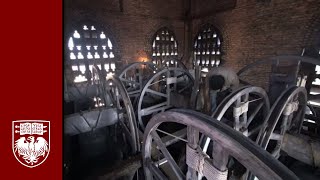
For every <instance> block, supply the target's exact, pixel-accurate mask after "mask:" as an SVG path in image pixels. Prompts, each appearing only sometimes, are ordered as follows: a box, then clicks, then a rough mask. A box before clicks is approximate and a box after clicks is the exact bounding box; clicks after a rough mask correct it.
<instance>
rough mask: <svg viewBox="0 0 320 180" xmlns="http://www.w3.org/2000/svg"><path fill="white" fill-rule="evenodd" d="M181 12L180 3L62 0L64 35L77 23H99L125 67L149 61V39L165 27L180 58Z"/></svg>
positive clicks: (181, 50) (181, 1)
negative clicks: (176, 42)
mask: <svg viewBox="0 0 320 180" xmlns="http://www.w3.org/2000/svg"><path fill="white" fill-rule="evenodd" d="M120 2H122V4H121V3H120ZM183 9H184V1H183V0H166V1H165V2H164V1H162V0H143V1H142V0H99V1H92V0H66V1H65V4H64V24H65V34H67V31H68V29H69V28H71V29H72V26H73V25H74V24H77V23H79V22H81V21H85V20H91V21H95V22H97V23H100V24H102V25H103V26H105V27H106V28H107V31H108V32H109V35H111V36H112V37H111V38H112V39H113V40H114V42H115V44H114V46H115V47H116V48H115V49H117V52H116V53H117V54H118V55H119V58H120V60H121V61H122V62H123V63H128V62H132V61H138V60H140V61H141V60H144V59H146V58H148V59H150V58H151V45H152V44H151V41H152V39H151V38H152V36H153V35H154V33H155V32H156V31H157V30H158V29H159V28H161V27H164V26H166V27H168V28H169V29H171V30H172V31H173V32H174V33H175V35H176V38H177V41H178V48H179V49H178V50H179V54H180V56H182V53H183V48H184V46H183V45H184V22H183V20H182V19H183V15H184V12H183ZM65 39H67V38H65Z"/></svg>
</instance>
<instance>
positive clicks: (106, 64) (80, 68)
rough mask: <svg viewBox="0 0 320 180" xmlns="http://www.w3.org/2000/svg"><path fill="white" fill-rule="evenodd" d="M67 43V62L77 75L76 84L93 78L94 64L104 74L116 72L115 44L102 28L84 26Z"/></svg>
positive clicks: (75, 30)
mask: <svg viewBox="0 0 320 180" xmlns="http://www.w3.org/2000/svg"><path fill="white" fill-rule="evenodd" d="M67 41H68V44H67V53H68V56H67V57H66V58H67V59H66V60H67V65H68V66H69V67H71V69H72V71H73V73H74V74H75V79H74V82H75V83H78V82H85V81H87V80H88V78H91V74H90V73H91V70H92V66H93V65H94V64H96V65H97V66H98V67H99V68H100V69H101V70H102V71H104V72H114V71H115V70H116V60H115V54H114V47H113V43H112V42H111V40H110V38H109V37H108V35H107V34H106V31H104V30H103V29H102V28H101V27H98V26H97V25H93V24H89V23H88V24H83V25H82V26H81V27H78V28H75V29H73V32H72V33H71V34H70V36H69V37H68V39H67ZM88 70H90V71H88Z"/></svg>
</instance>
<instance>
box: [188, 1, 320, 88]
mask: <svg viewBox="0 0 320 180" xmlns="http://www.w3.org/2000/svg"><path fill="white" fill-rule="evenodd" d="M193 3H194V4H196V5H195V6H194V7H196V8H197V9H195V10H193V12H194V16H195V17H196V18H195V19H194V20H193V32H192V33H193V36H195V34H196V33H197V32H198V30H199V28H200V27H201V25H203V24H205V23H212V24H214V25H215V26H217V27H218V28H219V29H220V31H221V32H222V34H223V38H224V46H223V50H224V52H225V55H224V59H225V62H226V64H225V66H230V67H233V68H234V69H235V70H239V69H240V68H241V67H243V66H244V65H246V64H248V63H250V62H254V61H256V60H257V59H260V58H264V57H269V56H274V55H284V54H290V55H300V54H301V52H302V49H303V48H304V47H306V46H310V45H314V44H316V43H318V44H319V43H320V39H319V38H320V35H319V28H320V23H319V19H320V1H319V0H268V1H257V0H238V1H237V3H236V6H235V8H233V9H229V10H227V11H224V12H216V13H215V12H214V11H212V12H213V13H212V14H211V15H210V14H209V15H207V16H201V12H202V11H201V10H199V9H204V10H203V11H208V9H210V6H211V7H213V6H214V4H212V5H210V3H209V2H207V3H204V2H200V1H194V2H193ZM269 69H270V67H268V66H260V67H258V68H256V69H254V70H253V71H252V72H250V73H249V74H248V77H247V78H249V80H252V81H255V82H256V83H257V84H258V85H260V86H264V87H266V86H267V84H266V79H265V76H266V72H268V71H269Z"/></svg>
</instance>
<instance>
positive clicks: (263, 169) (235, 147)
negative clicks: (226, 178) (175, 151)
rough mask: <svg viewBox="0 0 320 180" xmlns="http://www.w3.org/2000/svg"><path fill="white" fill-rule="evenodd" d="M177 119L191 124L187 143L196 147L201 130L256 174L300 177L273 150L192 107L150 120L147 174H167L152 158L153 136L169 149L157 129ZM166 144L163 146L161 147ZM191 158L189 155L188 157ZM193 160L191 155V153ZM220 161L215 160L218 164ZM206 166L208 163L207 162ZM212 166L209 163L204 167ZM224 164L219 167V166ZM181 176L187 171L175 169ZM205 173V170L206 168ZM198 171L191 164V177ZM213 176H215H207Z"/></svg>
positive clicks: (145, 148)
mask: <svg viewBox="0 0 320 180" xmlns="http://www.w3.org/2000/svg"><path fill="white" fill-rule="evenodd" d="M166 122H175V123H179V124H184V125H186V126H188V144H187V146H188V147H190V148H193V149H195V148H196V147H197V141H198V140H199V139H198V138H196V137H198V136H197V134H198V133H199V132H201V133H203V134H205V135H206V136H208V137H210V138H211V139H213V140H214V141H215V142H217V144H219V145H220V146H221V147H222V149H221V150H224V151H223V152H228V154H229V155H230V156H232V157H234V158H235V159H237V160H238V161H239V162H241V163H243V165H245V166H246V167H247V168H248V169H250V170H253V171H255V175H256V176H257V177H258V178H259V179H297V177H296V176H295V175H294V174H293V173H292V172H291V171H289V170H288V169H287V168H286V167H285V166H284V165H282V164H281V163H280V162H278V161H277V160H275V159H274V158H272V157H271V155H270V154H268V153H267V152H265V151H263V150H262V149H261V148H259V147H257V146H256V145H255V144H254V143H253V142H252V141H249V140H248V139H246V137H244V136H239V134H238V133H237V132H235V131H233V130H232V129H231V128H230V127H227V126H226V125H224V124H223V123H221V122H218V121H217V120H213V119H212V118H210V117H209V116H206V115H203V114H200V113H197V112H194V111H191V110H173V111H172V110H171V111H167V112H164V113H161V114H157V115H156V116H154V117H153V118H152V119H151V120H150V121H149V123H148V125H147V127H146V130H145V133H144V143H143V144H144V146H143V148H142V155H143V163H144V164H143V165H144V169H145V175H146V178H147V179H152V178H153V176H156V177H161V178H163V179H164V178H165V177H162V176H163V175H164V174H163V173H162V172H161V170H160V169H159V168H157V167H155V166H154V164H153V161H152V159H151V145H152V139H153V140H155V139H156V140H155V142H156V143H157V145H158V147H159V149H161V151H162V152H165V151H166V150H165V149H164V147H163V145H161V142H159V141H158V135H157V133H156V129H157V128H158V126H159V125H160V124H161V123H166ZM161 146H162V147H161ZM164 154H166V155H165V157H166V158H167V160H168V163H169V164H171V165H170V166H171V167H172V168H176V167H177V164H175V162H171V160H170V159H171V158H170V155H168V154H167V153H164ZM188 158H189V159H188ZM188 160H190V161H191V159H190V156H187V162H188ZM216 165H217V164H215V166H216ZM205 166H208V165H207V164H206V165H205ZM205 168H209V167H204V169H205ZM219 168H220V167H217V169H219ZM174 172H175V174H176V176H177V177H178V178H177V179H183V178H185V176H184V174H181V170H179V169H175V170H174ZM204 173H205V171H204ZM196 174H197V171H196V170H195V169H193V168H190V167H188V173H187V178H190V177H191V178H192V175H195V176H196ZM207 178H208V179H210V178H211V179H212V178H213V177H212V176H210V177H207Z"/></svg>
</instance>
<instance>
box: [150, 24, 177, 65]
mask: <svg viewBox="0 0 320 180" xmlns="http://www.w3.org/2000/svg"><path fill="white" fill-rule="evenodd" d="M169 58H178V43H177V41H176V37H175V35H174V33H173V32H172V31H170V30H169V29H168V28H166V27H163V28H161V29H159V30H158V31H157V32H156V33H155V35H154V36H153V40H152V60H153V63H155V64H158V65H159V63H163V61H164V60H165V59H169Z"/></svg>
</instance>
